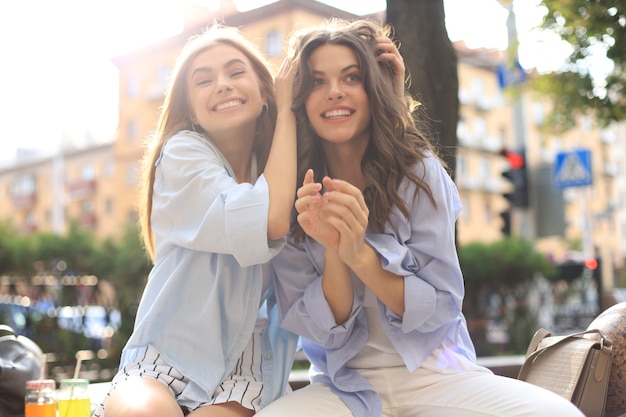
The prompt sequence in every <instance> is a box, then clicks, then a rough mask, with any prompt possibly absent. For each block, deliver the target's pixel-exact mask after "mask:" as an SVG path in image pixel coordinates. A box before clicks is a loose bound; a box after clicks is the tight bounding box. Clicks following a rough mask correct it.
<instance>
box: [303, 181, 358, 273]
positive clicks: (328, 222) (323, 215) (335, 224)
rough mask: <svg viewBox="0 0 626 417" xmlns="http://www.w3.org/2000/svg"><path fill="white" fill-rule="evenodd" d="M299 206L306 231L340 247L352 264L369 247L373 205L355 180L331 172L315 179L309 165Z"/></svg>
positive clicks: (339, 251)
mask: <svg viewBox="0 0 626 417" xmlns="http://www.w3.org/2000/svg"><path fill="white" fill-rule="evenodd" d="M323 189H324V191H322V190H323ZM295 208H296V210H297V212H298V223H299V224H300V226H301V227H302V229H303V230H304V232H305V233H306V234H307V235H308V236H310V237H311V238H313V239H315V240H316V241H317V242H318V243H319V244H320V245H322V246H323V247H324V248H325V249H326V250H333V251H336V252H337V255H338V256H339V258H340V259H341V260H342V261H343V262H344V263H345V264H347V265H348V266H349V265H351V264H352V261H353V260H355V259H357V256H358V255H359V253H360V252H361V251H362V250H363V249H364V248H365V246H366V243H365V231H366V229H367V224H368V215H369V209H368V208H367V205H366V204H365V199H364V197H363V193H362V192H361V190H359V189H358V188H357V187H355V186H353V185H352V184H350V183H348V182H346V181H342V180H339V179H332V178H330V177H328V176H326V177H324V178H323V179H322V182H321V183H319V182H314V173H313V170H312V169H309V170H308V171H307V172H306V174H305V177H304V181H303V184H302V186H301V187H300V188H299V189H298V192H297V200H296V203H295Z"/></svg>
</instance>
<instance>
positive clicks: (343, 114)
mask: <svg viewBox="0 0 626 417" xmlns="http://www.w3.org/2000/svg"><path fill="white" fill-rule="evenodd" d="M309 65H310V68H311V70H312V73H313V80H314V81H313V87H312V88H311V90H310V91H309V93H308V96H307V98H306V101H305V107H306V112H307V116H308V118H309V120H310V122H311V126H312V127H313V129H314V130H315V132H316V133H317V134H318V135H319V136H320V137H322V138H323V139H325V140H326V141H328V142H332V143H337V144H338V143H347V142H356V143H359V144H361V145H364V144H366V143H367V141H368V140H369V126H370V116H371V111H370V104H369V98H368V96H367V93H366V92H365V88H364V86H363V80H362V74H361V66H360V64H359V60H358V58H357V55H356V54H355V52H354V51H353V50H352V49H351V48H349V47H347V46H344V45H335V44H325V45H322V46H320V47H318V48H317V49H316V50H315V51H314V52H313V53H312V54H311V56H310V58H309Z"/></svg>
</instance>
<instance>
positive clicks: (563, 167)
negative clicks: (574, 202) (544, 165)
mask: <svg viewBox="0 0 626 417" xmlns="http://www.w3.org/2000/svg"><path fill="white" fill-rule="evenodd" d="M553 178H554V186H555V187H556V188H559V189H563V188H568V187H582V186H585V185H591V184H592V183H593V176H592V171H591V152H590V151H589V150H588V149H580V150H576V151H572V152H561V153H558V154H557V155H556V161H555V163H554V177H553Z"/></svg>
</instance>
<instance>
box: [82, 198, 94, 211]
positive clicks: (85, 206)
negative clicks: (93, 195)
mask: <svg viewBox="0 0 626 417" xmlns="http://www.w3.org/2000/svg"><path fill="white" fill-rule="evenodd" d="M80 212H81V213H83V214H89V213H93V203H92V202H91V201H89V200H84V201H83V202H82V203H81V205H80Z"/></svg>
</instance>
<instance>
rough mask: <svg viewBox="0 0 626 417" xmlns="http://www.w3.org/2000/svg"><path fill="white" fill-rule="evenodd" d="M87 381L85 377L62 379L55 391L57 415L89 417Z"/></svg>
mask: <svg viewBox="0 0 626 417" xmlns="http://www.w3.org/2000/svg"><path fill="white" fill-rule="evenodd" d="M88 388H89V381H88V380H86V379H79V378H73V379H63V380H62V381H61V385H60V387H59V391H58V392H57V398H58V402H59V417H90V416H91V401H90V399H89V392H88Z"/></svg>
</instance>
